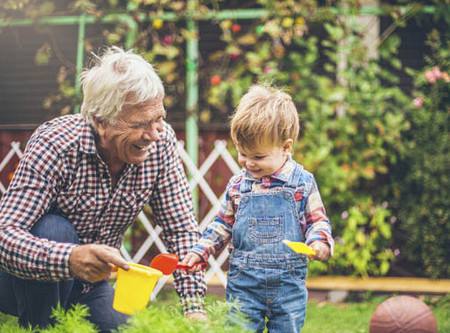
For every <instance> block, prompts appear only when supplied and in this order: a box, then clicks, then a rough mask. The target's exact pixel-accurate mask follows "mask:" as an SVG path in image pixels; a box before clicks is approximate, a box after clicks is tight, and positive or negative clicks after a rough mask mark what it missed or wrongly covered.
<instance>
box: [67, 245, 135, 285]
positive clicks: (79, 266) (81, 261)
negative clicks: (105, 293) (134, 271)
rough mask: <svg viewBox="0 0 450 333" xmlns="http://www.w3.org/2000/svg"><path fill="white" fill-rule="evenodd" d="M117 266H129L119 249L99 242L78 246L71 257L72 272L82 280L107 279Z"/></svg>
mask: <svg viewBox="0 0 450 333" xmlns="http://www.w3.org/2000/svg"><path fill="white" fill-rule="evenodd" d="M117 267H120V268H123V269H124V270H128V269H129V266H128V264H127V262H126V261H125V259H123V258H122V256H121V255H120V252H119V250H118V249H116V248H113V247H110V246H107V245H98V244H87V245H80V246H76V247H74V248H73V249H72V253H71V254H70V257H69V268H70V272H71V274H72V275H73V276H74V277H76V278H78V279H81V280H84V281H88V282H98V281H102V280H106V279H108V278H109V276H110V275H111V272H112V271H114V270H116V269H117Z"/></svg>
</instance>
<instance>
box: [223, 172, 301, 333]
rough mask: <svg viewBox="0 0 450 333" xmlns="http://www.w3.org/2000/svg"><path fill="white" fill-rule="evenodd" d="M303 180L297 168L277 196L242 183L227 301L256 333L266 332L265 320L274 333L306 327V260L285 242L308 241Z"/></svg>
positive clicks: (277, 192) (274, 193) (234, 230)
mask: <svg viewBox="0 0 450 333" xmlns="http://www.w3.org/2000/svg"><path fill="white" fill-rule="evenodd" d="M304 175H306V173H304V172H303V168H302V167H301V166H300V165H298V164H296V168H295V170H294V171H293V172H292V175H291V177H290V179H289V180H288V181H287V182H286V184H285V185H284V187H283V188H282V190H278V191H276V192H275V191H272V192H267V193H251V186H252V182H251V181H250V180H248V179H244V180H243V181H242V183H241V187H240V192H241V193H242V197H241V200H240V203H239V207H238V210H237V212H236V219H235V224H234V226H233V235H232V242H233V247H234V249H233V251H232V253H231V256H230V270H229V273H228V284H227V290H226V295H227V300H228V301H231V302H232V301H237V302H238V303H239V306H240V310H241V311H242V312H243V313H244V314H245V316H246V317H247V319H249V320H250V323H249V325H248V326H249V328H250V329H251V330H254V331H256V332H263V330H264V327H265V318H267V319H268V322H267V327H268V330H269V332H271V333H291V332H292V333H294V332H295V333H296V332H300V331H301V328H302V327H303V323H304V320H305V312H306V302H307V297H308V295H307V290H306V287H305V277H306V269H307V260H306V257H305V256H303V255H299V254H296V253H294V252H292V251H291V250H289V249H288V248H287V246H286V245H284V244H283V243H282V240H283V239H288V240H291V241H304V239H305V237H304V235H303V232H302V228H301V224H300V222H299V221H301V220H304V217H303V211H304V205H305V198H303V195H304V193H308V191H305V186H306V184H305V181H304V179H303V178H304ZM296 189H297V192H299V193H295V191H296ZM296 199H297V200H296ZM299 212H302V213H301V216H299Z"/></svg>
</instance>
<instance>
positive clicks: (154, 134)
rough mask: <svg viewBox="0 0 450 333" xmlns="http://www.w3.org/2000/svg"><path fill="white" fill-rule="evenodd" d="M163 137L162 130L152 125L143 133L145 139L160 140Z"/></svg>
mask: <svg viewBox="0 0 450 333" xmlns="http://www.w3.org/2000/svg"><path fill="white" fill-rule="evenodd" d="M160 138H161V131H160V130H158V129H157V128H156V127H151V128H149V129H148V130H146V131H145V132H144V134H143V139H144V140H147V141H159V139H160Z"/></svg>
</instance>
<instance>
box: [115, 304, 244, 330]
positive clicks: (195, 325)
mask: <svg viewBox="0 0 450 333" xmlns="http://www.w3.org/2000/svg"><path fill="white" fill-rule="evenodd" d="M229 309H230V305H227V304H226V303H224V302H223V301H216V302H214V303H212V304H209V305H208V306H207V312H208V316H209V320H208V321H207V322H201V321H193V320H189V319H186V318H184V316H183V315H182V314H181V312H180V309H179V307H178V306H173V305H164V306H151V307H149V308H148V309H146V310H144V311H141V312H140V313H138V314H136V315H135V316H133V317H132V318H131V320H130V322H129V323H128V324H127V325H125V326H124V327H122V328H121V329H120V330H119V332H121V333H146V332H148V330H149V328H151V329H152V330H155V332H160V333H177V332H180V333H181V332H183V333H187V332H192V333H194V332H198V333H208V332H217V333H233V332H236V333H237V332H247V331H246V330H245V329H244V328H243V327H242V326H240V325H239V326H238V325H233V324H231V322H229V321H228V317H227V312H228V310H229Z"/></svg>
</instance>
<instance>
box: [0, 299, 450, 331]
mask: <svg viewBox="0 0 450 333" xmlns="http://www.w3.org/2000/svg"><path fill="white" fill-rule="evenodd" d="M384 299H385V298H381V297H376V298H374V297H369V298H368V299H367V300H365V301H362V302H349V303H343V304H330V303H317V302H315V301H311V302H310V303H309V304H308V312H307V318H306V324H305V327H304V329H303V331H302V333H368V332H369V321H370V317H371V315H372V313H373V311H374V310H375V308H376V306H377V305H378V304H379V303H381V302H382V301H383V300H384ZM425 301H426V302H427V303H428V304H429V305H430V306H431V308H432V310H433V313H434V315H435V317H436V319H437V321H438V327H439V332H440V333H444V332H450V317H449V316H448V314H449V313H450V296H446V297H441V298H439V299H434V300H433V299H426V300H425ZM207 309H208V313H209V318H210V320H209V322H208V323H198V322H192V321H189V320H186V319H184V317H183V316H182V315H181V313H180V308H179V306H178V302H177V297H176V295H175V293H174V292H164V293H162V294H161V295H159V296H158V301H157V302H155V303H154V304H152V305H151V306H150V307H149V308H148V309H146V310H145V311H142V312H140V313H139V314H137V315H136V316H134V317H133V318H132V320H131V322H130V324H129V325H127V326H126V327H122V328H121V329H120V333H147V332H149V330H152V331H155V332H159V333H166V332H167V333H177V332H183V333H190V332H192V333H210V332H214V333H234V332H236V333H238V332H239V333H243V332H244V330H243V329H242V328H240V327H235V326H232V325H230V324H229V323H228V322H227V321H226V313H227V310H228V307H227V305H226V304H225V303H224V302H223V299H221V298H219V297H215V296H210V297H208V298H207ZM85 311H86V310H85V309H82V308H81V307H77V308H76V309H74V310H72V311H69V312H68V313H67V314H64V313H62V312H61V311H59V312H56V318H57V319H58V324H56V325H55V326H54V327H51V328H49V329H46V330H42V331H41V333H94V332H96V331H95V330H94V328H93V327H92V325H90V323H88V322H86V321H85V320H83V317H84V316H85V315H86V312H85ZM0 332H1V333H25V332H27V333H30V332H31V330H25V329H21V328H19V327H18V326H17V320H16V319H15V318H13V317H11V316H6V315H2V314H0Z"/></svg>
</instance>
